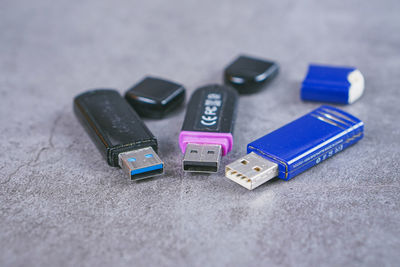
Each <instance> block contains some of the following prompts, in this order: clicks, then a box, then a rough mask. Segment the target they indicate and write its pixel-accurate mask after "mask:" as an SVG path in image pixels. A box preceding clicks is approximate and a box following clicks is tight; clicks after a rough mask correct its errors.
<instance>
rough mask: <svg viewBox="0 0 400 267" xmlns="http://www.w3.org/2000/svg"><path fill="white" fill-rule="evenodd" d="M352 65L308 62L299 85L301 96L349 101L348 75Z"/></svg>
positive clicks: (339, 101)
mask: <svg viewBox="0 0 400 267" xmlns="http://www.w3.org/2000/svg"><path fill="white" fill-rule="evenodd" d="M355 70H356V68H353V67H333V66H321V65H314V64H310V66H309V67H308V73H307V75H306V78H305V79H304V81H303V83H302V86H301V98H302V99H303V100H307V101H319V102H330V103H338V104H348V103H349V92H350V86H351V84H350V82H349V80H348V76H349V74H350V73H351V72H353V71H355Z"/></svg>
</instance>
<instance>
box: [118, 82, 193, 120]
mask: <svg viewBox="0 0 400 267" xmlns="http://www.w3.org/2000/svg"><path fill="white" fill-rule="evenodd" d="M185 91H186V90H185V88H184V87H183V86H182V85H180V84H177V83H174V82H170V81H167V80H163V79H159V78H154V77H145V78H144V79H143V80H142V81H140V82H139V83H137V84H136V85H134V86H133V87H132V88H131V89H129V90H128V91H127V92H126V93H125V99H126V100H127V101H128V102H129V104H130V105H131V106H132V107H133V108H134V109H135V110H136V112H137V113H139V115H140V116H142V117H148V118H156V119H160V118H163V117H164V116H165V115H167V114H168V113H170V112H171V111H172V110H174V109H175V108H177V107H178V106H180V105H181V104H182V103H183V101H184V99H185Z"/></svg>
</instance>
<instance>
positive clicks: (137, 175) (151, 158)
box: [118, 147, 164, 180]
mask: <svg viewBox="0 0 400 267" xmlns="http://www.w3.org/2000/svg"><path fill="white" fill-rule="evenodd" d="M118 158H119V166H120V167H121V168H122V169H123V170H124V172H126V173H127V174H128V175H129V176H130V177H131V180H141V179H145V178H148V177H151V176H155V175H159V174H162V173H163V172H164V163H163V162H162V161H161V159H160V158H159V157H158V155H157V153H156V152H155V151H154V150H153V148H151V147H145V148H140V149H137V150H132V151H129V152H124V153H120V154H119V155H118Z"/></svg>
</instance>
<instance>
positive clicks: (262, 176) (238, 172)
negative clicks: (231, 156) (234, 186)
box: [225, 152, 278, 190]
mask: <svg viewBox="0 0 400 267" xmlns="http://www.w3.org/2000/svg"><path fill="white" fill-rule="evenodd" d="M225 176H226V177H227V178H229V179H231V180H232V181H234V182H235V183H238V184H240V185H241V186H243V187H246V188H247V189H249V190H253V189H254V188H256V187H258V186H260V185H261V184H263V183H265V182H266V181H268V180H271V179H272V178H274V177H276V176H278V164H276V163H274V162H272V161H269V160H267V159H265V158H263V157H261V156H259V155H257V154H256V153H254V152H251V153H250V154H247V155H246V156H244V157H242V158H240V159H238V160H236V161H234V162H232V163H231V164H228V165H227V166H226V168H225Z"/></svg>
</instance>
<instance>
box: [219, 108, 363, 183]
mask: <svg viewBox="0 0 400 267" xmlns="http://www.w3.org/2000/svg"><path fill="white" fill-rule="evenodd" d="M363 131H364V124H363V122H362V121H361V120H359V119H357V118H356V117H354V116H352V115H350V114H348V113H346V112H344V111H341V110H340V109H337V108H334V107H330V106H321V107H319V108H317V109H315V110H314V111H312V112H310V113H308V114H306V115H304V116H303V117H301V118H299V119H297V120H295V121H293V122H291V123H289V124H287V125H285V126H283V127H281V128H279V129H277V130H275V131H273V132H271V133H269V134H267V135H265V136H263V137H261V138H259V139H257V140H255V141H253V142H251V143H250V144H248V145H247V153H248V154H247V155H246V156H244V157H243V158H240V159H238V160H236V161H234V162H232V163H231V164H229V165H227V166H226V170H225V175H226V177H228V178H229V179H231V180H233V181H234V182H236V183H238V184H240V185H242V186H244V187H246V188H247V189H250V190H251V189H254V188H256V187H257V186H259V185H261V184H263V183H265V182H266V181H268V180H270V179H272V178H273V177H276V176H277V177H279V178H281V179H283V180H289V179H291V178H293V177H294V176H296V175H298V174H299V173H301V172H303V171H305V170H307V169H309V168H311V167H312V166H314V165H316V164H318V163H320V162H322V161H324V160H325V159H327V158H329V157H331V156H333V155H334V154H336V153H338V152H340V151H342V150H343V149H345V148H347V147H348V146H350V145H352V144H354V143H356V142H357V141H358V140H360V139H361V138H362V137H363Z"/></svg>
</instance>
